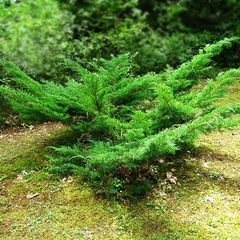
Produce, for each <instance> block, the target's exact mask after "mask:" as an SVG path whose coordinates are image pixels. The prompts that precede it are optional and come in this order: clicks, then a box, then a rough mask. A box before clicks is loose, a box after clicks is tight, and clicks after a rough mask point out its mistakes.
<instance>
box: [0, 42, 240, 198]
mask: <svg viewBox="0 0 240 240" xmlns="http://www.w3.org/2000/svg"><path fill="white" fill-rule="evenodd" d="M234 41H235V39H234V38H232V39H225V40H222V41H219V42H217V43H216V44H213V45H208V46H206V47H205V48H204V49H203V50H200V51H199V54H198V55H196V56H194V57H193V58H192V60H191V61H188V62H186V63H184V64H182V65H181V66H180V67H179V68H177V69H175V70H173V69H168V70H166V72H164V73H160V74H147V75H144V76H142V77H133V76H132V74H131V62H130V57H129V55H128V54H124V55H120V56H119V57H117V58H112V59H111V60H109V61H106V60H104V59H101V60H100V61H98V62H97V63H96V62H95V63H93V64H92V71H89V70H86V69H85V68H83V67H81V66H80V65H79V64H77V63H76V62H73V61H71V60H66V62H65V67H66V69H71V70H72V71H73V72H75V80H74V79H69V80H68V82H67V83H66V84H65V85H60V84H57V83H54V82H49V81H47V82H43V83H39V82H36V81H34V80H33V79H32V78H30V77H29V76H28V75H26V74H25V73H24V72H22V71H21V70H20V69H19V68H18V67H16V66H15V65H14V64H12V63H10V62H7V61H2V62H1V64H2V66H3V67H4V69H5V70H6V71H8V72H9V73H10V74H11V76H12V79H11V84H8V85H5V86H0V90H1V92H2V94H3V95H4V96H5V97H6V99H8V100H9V103H10V105H11V106H12V108H13V109H14V110H15V111H16V112H18V113H19V114H20V116H21V117H22V118H24V119H27V120H34V121H36V120H53V121H61V122H63V123H64V124H68V125H70V126H71V127H72V128H73V129H75V130H76V131H77V132H78V133H79V139H78V143H76V145H75V146H74V147H69V146H68V147H66V146H63V147H58V148H54V150H55V154H56V155H57V157H56V155H55V156H50V159H51V163H52V171H54V172H57V173H62V174H68V173H70V172H74V173H75V174H78V175H80V176H81V177H83V178H84V179H88V180H91V182H92V183H94V184H97V186H98V188H100V189H101V192H104V193H111V194H116V193H117V192H119V191H120V190H122V189H124V188H128V187H129V189H131V187H130V186H131V185H132V184H134V183H135V184H136V185H137V186H138V188H136V189H138V190H139V194H140V192H144V189H147V186H148V185H149V182H144V183H143V185H141V184H140V185H139V182H141V181H140V180H141V179H138V178H136V176H137V175H138V174H137V172H138V171H139V170H140V169H141V168H142V167H143V166H146V165H147V166H149V165H151V164H153V163H154V161H155V160H156V159H157V158H158V157H159V156H167V155H169V154H175V153H176V152H177V151H180V150H184V149H186V148H188V147H189V146H190V145H192V144H193V143H194V141H195V140H196V138H197V137H198V135H199V133H201V132H204V133H207V132H209V131H212V130H215V129H220V128H226V127H229V126H234V125H236V124H239V120H238V119H235V120H234V119H229V117H230V116H232V115H233V114H236V113H240V106H239V103H236V104H232V105H229V106H217V105H214V102H215V101H216V100H217V99H219V98H221V97H222V96H223V94H224V92H225V86H226V85H227V84H230V83H232V82H233V81H234V80H235V79H239V77H240V71H239V69H231V70H229V71H226V72H224V73H219V74H217V72H216V73H214V71H211V74H210V69H211V68H210V63H211V59H212V58H213V57H214V56H216V55H218V54H220V52H221V51H222V50H223V49H224V48H227V47H229V46H230V45H231V44H232V42H234ZM213 74H215V75H214V76H213ZM209 76H212V77H213V79H208V78H209ZM203 78H205V79H206V81H207V82H206V83H207V84H206V86H205V88H203V89H202V90H197V89H196V90H192V88H193V86H194V85H196V84H197V83H198V82H199V80H200V79H203ZM137 179H138V180H137ZM136 194H137V192H136Z"/></svg>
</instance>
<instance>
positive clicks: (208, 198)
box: [204, 196, 213, 202]
mask: <svg viewBox="0 0 240 240" xmlns="http://www.w3.org/2000/svg"><path fill="white" fill-rule="evenodd" d="M204 200H205V202H213V198H212V197H209V196H206V197H205V199H204Z"/></svg>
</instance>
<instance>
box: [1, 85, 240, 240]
mask: <svg viewBox="0 0 240 240" xmlns="http://www.w3.org/2000/svg"><path fill="white" fill-rule="evenodd" d="M238 99H239V82H237V83H236V84H235V85H233V86H231V89H230V93H229V95H228V96H226V97H225V98H224V99H222V100H221V101H223V102H228V101H235V100H236V101H237V100H238ZM71 141H74V135H73V132H72V130H71V129H69V128H67V127H65V126H63V125H61V124H59V123H52V122H46V123H43V124H38V125H30V126H27V125H23V126H22V127H21V128H19V127H11V128H8V129H5V130H4V131H3V132H1V135H0V152H1V155H0V183H1V185H0V214H1V215H0V223H1V224H0V239H9V240H10V239H11V240H12V239H13V240H14V239H40V238H41V239H42V238H45V239H158V240H162V239H239V238H240V217H239V216H240V184H239V182H240V145H239V143H240V128H239V127H235V128H234V129H232V130H231V131H223V132H212V133H211V134H209V135H201V137H200V139H199V140H198V141H197V143H196V149H194V150H193V151H189V152H187V153H184V154H183V155H176V156H174V159H172V161H171V159H168V161H166V159H159V161H160V164H162V173H161V175H162V177H161V178H160V179H158V182H157V183H156V184H154V185H153V186H152V188H151V191H149V192H148V193H147V194H146V195H145V196H142V197H138V198H137V199H114V198H112V199H111V198H103V197H102V196H101V195H98V194H96V193H95V192H94V190H93V189H92V188H91V186H90V185H88V184H87V183H84V182H81V181H80V180H79V179H78V178H77V177H75V176H69V177H66V178H62V179H60V178H57V177H56V176H54V175H51V174H50V173H49V172H48V171H47V167H48V160H47V158H46V157H45V155H46V154H47V152H48V151H49V149H47V148H46V147H47V146H49V145H56V146H58V145H62V144H65V143H66V142H71Z"/></svg>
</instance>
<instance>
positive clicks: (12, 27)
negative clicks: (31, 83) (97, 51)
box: [0, 0, 73, 79]
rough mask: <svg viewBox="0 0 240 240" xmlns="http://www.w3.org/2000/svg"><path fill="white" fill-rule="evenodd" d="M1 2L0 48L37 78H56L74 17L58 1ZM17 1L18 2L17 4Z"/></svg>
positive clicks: (25, 0)
mask: <svg viewBox="0 0 240 240" xmlns="http://www.w3.org/2000/svg"><path fill="white" fill-rule="evenodd" d="M7 2H9V3H10V4H8V7H4V3H0V7H1V9H0V22H1V25H0V32H1V37H0V38H1V41H0V49H1V51H2V53H3V54H4V55H5V56H6V58H7V59H8V60H11V61H12V62H14V63H15V64H17V65H18V66H20V67H21V68H22V69H24V70H25V71H26V72H28V73H29V74H31V76H34V77H36V76H37V78H41V77H44V78H45V79H46V78H50V77H51V78H53V77H54V78H55V79H56V78H57V76H56V75H57V72H56V71H57V67H58V62H59V59H61V58H60V56H59V55H62V54H63V52H64V51H66V48H67V45H68V43H69V40H70V39H71V25H72V21H73V16H71V14H69V13H68V12H66V11H63V10H60V9H59V6H58V4H57V2H56V1H46V0H43V1H42V0H37V1H32V0H21V1H6V2H5V4H7ZM16 2H17V3H16Z"/></svg>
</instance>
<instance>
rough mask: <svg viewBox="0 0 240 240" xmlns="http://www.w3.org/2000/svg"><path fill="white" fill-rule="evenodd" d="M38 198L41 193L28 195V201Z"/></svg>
mask: <svg viewBox="0 0 240 240" xmlns="http://www.w3.org/2000/svg"><path fill="white" fill-rule="evenodd" d="M38 196H39V193H35V194H28V195H27V199H32V198H35V197H38Z"/></svg>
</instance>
